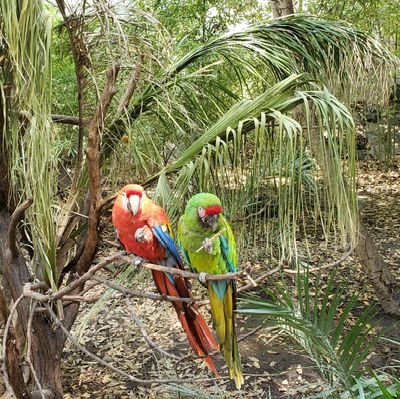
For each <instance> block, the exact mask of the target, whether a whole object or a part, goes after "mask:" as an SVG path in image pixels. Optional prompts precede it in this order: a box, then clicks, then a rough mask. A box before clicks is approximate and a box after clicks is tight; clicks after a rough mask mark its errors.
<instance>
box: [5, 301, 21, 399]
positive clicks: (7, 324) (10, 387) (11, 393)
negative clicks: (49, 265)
mask: <svg viewBox="0 0 400 399" xmlns="http://www.w3.org/2000/svg"><path fill="white" fill-rule="evenodd" d="M23 299H24V295H23V294H21V295H20V296H19V297H18V299H17V300H16V301H15V302H14V305H13V307H12V308H11V310H10V314H9V316H8V319H7V322H6V325H5V327H4V333H3V348H2V349H3V350H2V358H3V378H4V384H5V386H6V388H7V391H8V393H9V394H10V395H11V397H12V398H15V399H16V395H15V393H14V390H13V388H12V386H11V384H10V379H9V377H8V370H7V339H8V332H9V330H10V327H11V323H12V319H13V316H14V313H15V311H16V310H17V306H18V304H19V303H20V302H21V301H22V300H23Z"/></svg>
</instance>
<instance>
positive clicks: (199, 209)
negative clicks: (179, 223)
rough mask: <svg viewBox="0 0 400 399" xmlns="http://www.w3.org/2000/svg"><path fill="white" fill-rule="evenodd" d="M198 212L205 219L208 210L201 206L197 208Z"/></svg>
mask: <svg viewBox="0 0 400 399" xmlns="http://www.w3.org/2000/svg"><path fill="white" fill-rule="evenodd" d="M197 213H198V215H199V218H200V219H204V218H205V216H206V210H205V209H204V208H202V207H201V206H199V207H198V208H197Z"/></svg>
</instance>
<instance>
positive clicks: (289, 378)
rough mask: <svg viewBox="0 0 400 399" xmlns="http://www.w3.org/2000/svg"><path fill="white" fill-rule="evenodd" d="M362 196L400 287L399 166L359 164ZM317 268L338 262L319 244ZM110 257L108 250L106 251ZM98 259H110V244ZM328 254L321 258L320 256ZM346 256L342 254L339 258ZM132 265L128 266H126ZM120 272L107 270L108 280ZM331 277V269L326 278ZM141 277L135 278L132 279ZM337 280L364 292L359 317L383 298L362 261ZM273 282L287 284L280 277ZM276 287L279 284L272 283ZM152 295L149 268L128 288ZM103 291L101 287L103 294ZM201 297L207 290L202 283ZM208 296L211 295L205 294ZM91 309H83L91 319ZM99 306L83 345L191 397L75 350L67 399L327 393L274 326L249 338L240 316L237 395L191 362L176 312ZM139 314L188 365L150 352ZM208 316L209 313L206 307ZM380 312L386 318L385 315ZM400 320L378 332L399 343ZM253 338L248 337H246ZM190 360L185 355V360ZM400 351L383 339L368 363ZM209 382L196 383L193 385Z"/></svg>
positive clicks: (387, 321)
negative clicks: (240, 377)
mask: <svg viewBox="0 0 400 399" xmlns="http://www.w3.org/2000/svg"><path fill="white" fill-rule="evenodd" d="M358 185H359V195H360V197H362V200H363V203H364V206H363V209H362V212H363V214H364V215H366V216H367V222H368V229H369V230H370V233H371V234H372V236H373V237H374V239H375V242H376V243H377V244H378V247H379V251H380V252H381V253H382V255H383V256H384V259H385V261H386V262H387V263H388V265H389V266H390V268H391V271H392V272H393V274H394V275H395V278H396V280H397V281H398V283H399V286H400V270H399V262H400V240H399V238H400V237H399V236H400V162H398V163H397V165H396V166H395V167H394V168H393V169H392V170H391V171H389V172H384V171H382V170H381V169H380V168H379V167H378V165H377V164H376V163H373V162H371V161H369V162H365V163H360V172H359V175H358ZM314 245H315V251H316V253H317V252H318V256H316V262H315V266H317V265H323V264H324V263H330V262H332V260H334V259H332V256H335V255H332V253H331V252H330V251H329V250H328V249H327V250H326V251H325V252H326V253H324V251H323V250H322V251H321V243H320V242H318V240H317V239H315V242H314ZM102 251H103V252H102ZM102 251H101V252H100V254H99V257H100V258H101V257H102V256H105V255H106V254H107V255H108V254H109V247H107V246H104V248H103V250H102ZM321 252H322V254H321ZM339 257H340V256H339V255H338V254H336V258H339ZM124 267H125V266H124ZM116 273H117V270H115V269H113V270H109V271H106V272H105V274H106V275H107V277H108V278H110V277H113V274H116ZM326 273H328V271H327V272H326ZM133 274H134V275H133ZM338 276H342V277H346V278H348V279H349V280H350V281H351V286H350V288H349V294H351V292H353V291H359V292H360V293H361V296H360V301H359V303H358V304H357V307H356V309H355V310H354V316H357V312H359V311H360V310H361V309H362V308H364V307H365V306H367V305H369V304H371V303H375V302H376V297H375V295H374V292H373V289H372V287H371V286H370V285H369V282H368V276H366V275H365V273H364V272H363V270H362V267H361V265H360V264H359V263H358V262H357V259H356V258H355V256H349V257H348V258H347V259H346V260H345V261H344V262H342V263H341V264H340V265H339V273H338ZM273 278H280V277H279V276H278V275H276V276H274V277H273ZM271 283H273V281H272V280H269V281H267V282H266V284H271ZM124 284H125V285H127V286H131V287H134V288H135V289H140V290H143V291H146V292H154V286H153V282H152V281H151V278H149V273H148V271H147V270H140V271H138V272H132V273H131V277H129V278H128V279H127V280H126V281H125V283H124ZM99 290H100V288H99V287H96V288H94V291H99ZM194 290H195V291H196V293H198V292H199V290H201V287H197V286H196V285H195V287H194ZM202 292H203V295H204V294H205V292H204V290H203V291H202ZM90 306H91V305H89V306H88V305H85V306H83V307H82V314H85V315H86V314H87V313H88V310H89V308H90ZM98 307H99V312H100V313H99V314H98V316H97V317H95V318H94V319H92V320H91V321H89V322H88V324H87V326H86V328H84V329H81V330H80V331H77V326H75V328H74V331H73V332H74V333H75V334H77V333H79V332H83V333H82V337H81V342H82V343H84V345H85V347H86V348H87V349H89V350H90V351H92V352H93V353H95V354H97V355H98V356H100V357H101V358H103V359H104V360H106V361H108V362H110V363H112V364H113V365H116V366H118V367H120V368H122V369H123V370H125V371H126V372H128V373H129V374H132V375H135V376H137V377H139V378H142V379H154V378H163V379H169V378H179V379H182V380H185V381H186V382H187V384H182V383H181V384H179V387H180V389H181V390H182V389H183V390H184V392H183V393H182V394H181V395H179V393H177V385H165V384H160V385H153V386H151V387H145V386H139V385H136V384H133V383H131V382H129V381H128V380H127V379H126V378H124V377H121V376H119V375H118V374H116V373H113V372H110V370H108V369H106V368H104V367H101V366H99V365H98V364H96V362H94V361H92V360H90V359H88V358H87V357H86V355H83V354H82V353H80V352H78V351H77V350H76V349H75V347H73V346H72V345H70V344H68V345H67V348H66V350H65V353H64V362H63V385H64V387H65V399H78V398H93V399H94V398H99V399H100V398H103V399H111V398H115V399H117V398H121V399H122V398H184V397H194V396H196V397H201V398H268V397H272V398H279V397H294V398H300V397H304V396H306V395H307V394H310V393H316V392H318V391H319V390H321V389H322V386H321V379H320V377H319V375H318V373H317V372H316V369H315V368H314V367H313V364H312V362H311V361H310V360H309V359H308V358H307V357H306V356H305V355H303V354H301V353H299V352H298V351H296V350H295V349H294V348H293V347H292V345H291V343H290V342H289V341H288V340H287V339H285V338H284V337H283V335H282V334H281V333H280V332H278V331H276V330H271V329H268V328H261V329H259V330H258V331H256V332H254V333H253V334H250V335H248V334H249V333H251V332H252V331H254V329H255V328H256V327H257V326H258V325H259V322H257V321H256V320H254V319H252V318H250V317H249V316H243V315H239V316H238V326H239V328H238V336H239V340H241V339H242V338H244V339H243V340H241V342H240V344H239V347H240V353H241V357H242V363H243V369H244V376H245V384H244V386H243V388H242V390H240V391H237V390H236V389H235V387H234V384H233V383H232V382H231V381H229V379H223V380H218V381H215V380H213V379H212V375H211V374H210V373H209V372H208V370H207V369H206V368H205V366H204V364H203V363H202V362H201V361H199V360H198V359H193V358H191V357H190V355H191V351H190V350H189V348H188V345H187V344H186V338H185V336H184V333H183V332H182V329H181V327H180V324H179V322H178V321H177V318H176V315H175V312H174V310H173V309H172V306H171V305H170V304H169V303H165V302H161V303H160V302H155V301H151V300H141V299H140V300H139V299H129V300H127V299H126V298H124V297H123V295H122V294H120V293H113V294H112V296H111V298H110V299H108V300H107V301H106V302H104V303H103V304H101V305H98ZM132 310H133V311H134V312H135V313H136V314H137V315H140V318H141V320H142V322H143V325H144V328H145V329H146V331H147V333H148V335H149V337H150V338H151V339H152V340H153V341H154V342H155V343H156V344H157V345H158V346H159V347H161V348H162V349H164V350H166V351H168V352H169V353H172V354H173V355H175V356H178V357H181V358H182V359H181V360H179V361H178V360H176V359H172V358H169V357H165V356H163V355H161V354H160V353H159V352H158V351H157V350H152V349H151V348H149V346H148V345H147V343H146V342H145V341H144V339H143V336H142V334H141V332H140V331H139V329H138V328H137V326H136V325H135V324H134V322H133V321H132V319H131V311H132ZM203 310H204V312H203V313H204V314H205V315H206V317H207V318H208V317H209V316H208V314H207V310H206V309H205V308H203ZM379 313H380V314H381V313H382V312H379ZM397 322H398V321H397V320H396V319H395V318H393V317H390V316H384V317H382V318H376V319H375V320H374V323H375V328H376V329H377V330H380V329H382V328H385V329H388V331H387V332H385V333H384V336H385V337H387V338H391V339H393V340H397V341H400V329H399V328H398V327H396V325H397ZM247 335H248V336H247ZM185 356H186V357H185ZM399 359H400V348H399V346H397V345H395V344H391V343H390V342H388V341H380V342H379V343H378V344H377V345H376V347H375V348H374V350H373V352H372V353H371V355H370V356H369V358H368V363H369V365H371V366H372V367H374V368H378V367H384V366H389V365H397V366H398V365H399ZM215 361H216V364H217V367H218V369H220V370H221V374H222V375H223V376H226V366H225V365H224V361H223V359H222V356H220V355H218V356H217V357H216V358H215ZM193 378H196V379H202V380H203V379H204V381H197V382H196V384H193V383H191V382H190V380H191V379H193Z"/></svg>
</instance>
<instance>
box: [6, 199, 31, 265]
mask: <svg viewBox="0 0 400 399" xmlns="http://www.w3.org/2000/svg"><path fill="white" fill-rule="evenodd" d="M32 202H33V198H28V199H27V200H25V201H24V202H23V203H22V204H21V205H19V206H18V207H17V208H16V209H15V211H14V212H13V214H12V215H11V218H10V226H9V228H8V246H9V248H10V251H11V254H12V256H13V257H14V258H18V256H19V253H18V248H17V243H16V233H17V225H18V223H19V222H20V220H21V219H22V217H23V216H24V212H25V211H26V210H27V209H28V208H29V207H30V206H31V205H32Z"/></svg>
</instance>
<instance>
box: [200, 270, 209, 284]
mask: <svg viewBox="0 0 400 399" xmlns="http://www.w3.org/2000/svg"><path fill="white" fill-rule="evenodd" d="M206 277H207V273H204V272H201V273H200V274H199V281H200V283H201V284H205V283H206V281H207V279H206Z"/></svg>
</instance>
